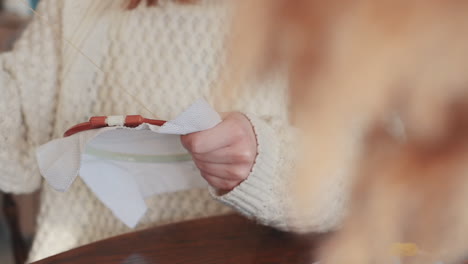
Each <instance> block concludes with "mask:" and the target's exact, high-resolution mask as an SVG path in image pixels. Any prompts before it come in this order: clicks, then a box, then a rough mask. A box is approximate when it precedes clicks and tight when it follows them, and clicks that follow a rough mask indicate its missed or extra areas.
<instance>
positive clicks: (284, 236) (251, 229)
mask: <svg viewBox="0 0 468 264" xmlns="http://www.w3.org/2000/svg"><path fill="white" fill-rule="evenodd" d="M322 239H323V237H320V236H298V235H292V234H288V233H282V232H279V231H276V230H273V229H271V228H268V227H264V226H260V225H258V224H255V223H253V222H251V221H249V220H246V219H245V218H243V217H240V216H237V215H227V216H220V217H212V218H205V219H200V220H194V221H188V222H183V223H177V224H171V225H166V226H161V227H156V228H152V229H147V230H143V231H139V232H134V233H130V234H125V235H121V236H117V237H113V238H110V239H106V240H103V241H100V242H96V243H92V244H89V245H86V246H83V247H80V248H76V249H73V250H70V251H67V252H64V253H62V254H59V255H56V256H52V257H49V258H47V259H44V260H41V261H38V262H35V263H34V264H52V263H54V264H59V263H60V264H65V263H66V264H78V263H86V264H88V263H99V264H114V263H115V264H117V263H118V264H165V263H167V264H188V263H190V264H198V263H200V264H215V263H216V264H220V263H222V264H230V263H232V264H254V263H255V264H260V263H263V264H267V263H268V264H272V263H281V264H289V263H291V264H293V263H294V264H299V263H304V264H306V263H307V264H310V263H312V262H313V260H314V259H313V250H312V249H313V248H316V247H317V243H318V242H319V241H320V240H322Z"/></svg>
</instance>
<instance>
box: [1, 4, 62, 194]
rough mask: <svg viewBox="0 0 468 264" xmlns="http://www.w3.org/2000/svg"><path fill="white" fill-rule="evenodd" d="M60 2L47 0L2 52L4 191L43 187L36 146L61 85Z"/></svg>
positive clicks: (45, 133) (47, 132)
mask: <svg viewBox="0 0 468 264" xmlns="http://www.w3.org/2000/svg"><path fill="white" fill-rule="evenodd" d="M61 2H62V1H61V0H44V1H42V2H41V4H40V5H39V10H38V12H39V14H40V15H38V16H35V17H34V18H33V20H32V21H31V23H30V24H29V25H28V27H27V28H26V30H25V31H24V32H23V34H22V36H21V37H20V39H19V40H18V41H17V42H16V45H15V46H14V49H13V50H12V51H11V52H7V53H3V54H1V55H0V116H1V117H0V189H1V190H2V191H5V192H13V193H27V192H32V191H34V190H36V189H37V188H38V187H39V186H40V182H41V178H40V175H39V172H38V170H37V167H36V160H35V156H34V148H35V147H36V146H38V145H39V144H42V143H45V142H46V141H48V140H49V138H50V136H51V133H52V126H53V122H54V115H55V114H54V112H55V109H56V101H57V100H56V97H57V87H58V82H57V80H58V78H57V73H58V67H59V65H58V61H59V60H58V54H59V52H60V48H59V45H60V41H59V39H60V36H58V35H59V34H60V33H59V32H60V23H61V20H60V15H59V14H60V12H61V5H62V3H61Z"/></svg>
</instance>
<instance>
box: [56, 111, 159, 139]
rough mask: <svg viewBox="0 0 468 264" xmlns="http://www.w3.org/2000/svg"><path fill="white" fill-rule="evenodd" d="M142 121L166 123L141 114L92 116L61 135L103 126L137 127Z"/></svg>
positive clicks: (65, 135) (156, 123) (156, 124)
mask: <svg viewBox="0 0 468 264" xmlns="http://www.w3.org/2000/svg"><path fill="white" fill-rule="evenodd" d="M144 123H146V124H150V125H155V126H162V125H164V124H165V123H166V121H164V120H156V119H149V118H144V117H142V116H141V115H127V116H93V117H91V118H90V119H89V121H88V122H84V123H80V124H77V125H75V126H73V127H71V128H69V129H68V130H67V131H65V133H64V134H63V136H64V137H69V136H72V135H74V134H76V133H79V132H83V131H87V130H91V129H98V128H103V127H118V126H120V127H137V126H139V125H141V124H144Z"/></svg>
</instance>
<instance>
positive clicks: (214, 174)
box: [181, 112, 257, 193]
mask: <svg viewBox="0 0 468 264" xmlns="http://www.w3.org/2000/svg"><path fill="white" fill-rule="evenodd" d="M181 141H182V145H183V146H184V147H185V148H186V149H187V150H188V151H189V152H190V154H192V157H193V161H194V162H195V164H196V165H197V167H198V169H200V172H201V175H202V176H203V178H205V180H206V181H207V182H208V183H209V184H210V185H211V186H213V187H214V188H216V189H218V191H220V192H221V193H226V192H228V191H230V190H232V189H234V188H235V187H236V186H237V185H239V184H240V183H241V182H242V181H244V180H245V179H246V178H247V177H248V176H249V174H250V171H251V169H252V166H253V164H254V162H255V158H256V156H257V139H256V137H255V133H254V130H253V127H252V124H251V123H250V121H249V120H248V119H247V117H246V116H244V115H243V114H241V113H237V112H233V113H229V114H227V115H226V117H225V118H224V120H223V121H222V122H221V123H219V124H218V125H217V126H216V127H214V128H211V129H208V130H205V131H201V132H196V133H192V134H189V135H185V136H182V137H181Z"/></svg>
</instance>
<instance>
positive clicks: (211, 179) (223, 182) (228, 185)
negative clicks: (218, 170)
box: [202, 173, 240, 191]
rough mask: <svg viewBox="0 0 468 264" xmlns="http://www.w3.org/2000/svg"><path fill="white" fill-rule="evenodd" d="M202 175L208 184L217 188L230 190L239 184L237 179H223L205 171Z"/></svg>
mask: <svg viewBox="0 0 468 264" xmlns="http://www.w3.org/2000/svg"><path fill="white" fill-rule="evenodd" d="M202 176H203V178H204V179H205V180H206V181H207V182H208V184H210V185H211V186H212V187H214V188H216V189H218V190H223V191H230V190H232V189H234V188H235V187H237V185H239V184H240V182H239V181H235V180H229V179H223V178H219V177H216V176H213V175H210V174H207V173H202Z"/></svg>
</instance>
